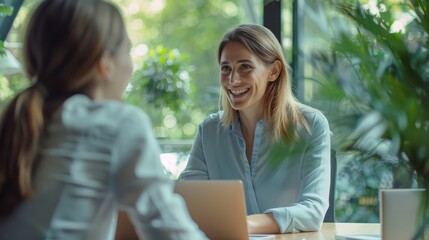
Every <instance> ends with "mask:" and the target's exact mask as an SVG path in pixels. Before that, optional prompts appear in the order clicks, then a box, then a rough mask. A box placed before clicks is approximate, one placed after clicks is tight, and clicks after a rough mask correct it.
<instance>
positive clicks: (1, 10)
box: [0, 3, 13, 56]
mask: <svg viewBox="0 0 429 240" xmlns="http://www.w3.org/2000/svg"><path fill="white" fill-rule="evenodd" d="M12 13H13V7H11V6H8V5H6V4H4V3H0V17H4V16H10V15H12ZM5 51H6V48H5V46H4V42H3V41H1V40H0V56H2V55H4V54H5Z"/></svg>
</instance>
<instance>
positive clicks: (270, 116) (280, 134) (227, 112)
mask: <svg viewBox="0 0 429 240" xmlns="http://www.w3.org/2000/svg"><path fill="white" fill-rule="evenodd" d="M229 42H239V43H242V44H243V45H244V46H246V48H247V49H249V50H250V51H251V52H252V53H253V54H255V55H256V56H258V57H259V58H260V59H261V60H262V61H263V62H265V63H266V64H272V63H274V62H275V61H280V62H281V65H282V69H281V73H280V74H279V76H278V78H277V80H276V81H272V82H269V83H268V85H267V89H266V92H265V96H264V104H263V105H264V119H265V120H266V121H267V122H268V123H269V126H270V130H271V131H272V135H273V141H274V142H277V141H287V142H292V141H295V140H298V139H299V134H298V129H300V128H301V127H305V128H306V129H307V130H309V128H308V124H307V122H306V120H305V118H304V116H303V115H302V113H301V112H300V111H299V108H298V107H299V106H298V105H299V102H298V100H297V99H296V98H295V97H294V95H293V92H292V87H291V81H290V78H289V71H288V70H289V66H288V64H287V63H286V61H285V59H284V55H283V50H282V47H281V45H280V43H279V42H278V40H277V38H276V37H275V36H274V34H273V33H272V32H271V31H270V30H269V29H267V28H266V27H264V26H261V25H255V24H242V25H238V26H237V27H235V28H233V29H232V30H230V31H229V32H227V33H226V34H225V35H224V36H223V38H222V40H221V42H220V44H219V48H218V62H219V63H220V58H221V54H222V50H223V48H224V47H225V45H226V44H227V43H229ZM219 105H220V108H221V110H223V115H222V119H221V122H222V125H223V126H224V127H229V126H231V125H233V124H234V123H235V119H236V117H237V111H236V110H234V109H233V108H232V107H231V105H230V103H229V101H228V97H227V93H226V92H225V90H224V89H223V88H221V93H220V97H219Z"/></svg>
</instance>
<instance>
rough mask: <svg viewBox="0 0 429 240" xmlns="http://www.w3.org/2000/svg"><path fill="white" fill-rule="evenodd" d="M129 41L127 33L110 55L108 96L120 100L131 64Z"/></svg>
mask: <svg viewBox="0 0 429 240" xmlns="http://www.w3.org/2000/svg"><path fill="white" fill-rule="evenodd" d="M130 48H131V42H130V40H129V38H128V35H127V36H126V37H125V39H124V40H123V41H122V43H121V44H120V46H119V47H118V48H117V50H116V52H115V54H114V55H112V56H111V65H112V66H111V71H110V74H109V78H110V79H109V81H108V82H109V84H108V85H109V86H108V90H107V92H108V94H107V96H108V98H112V99H115V100H122V95H123V92H124V91H125V89H126V87H127V85H128V82H129V78H130V76H131V73H132V71H133V65H132V62H131V55H130Z"/></svg>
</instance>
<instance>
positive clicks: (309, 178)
mask: <svg viewBox="0 0 429 240" xmlns="http://www.w3.org/2000/svg"><path fill="white" fill-rule="evenodd" d="M307 120H308V122H309V125H310V128H311V133H310V136H309V139H308V142H307V147H306V150H305V152H304V154H303V165H302V169H301V171H302V174H301V176H302V178H301V187H300V192H301V194H300V199H299V202H297V203H296V204H293V205H292V206H289V207H280V208H272V209H268V210H267V211H265V212H266V213H272V214H273V216H274V218H275V220H276V222H277V224H278V225H279V227H280V231H281V232H282V233H288V232H299V231H318V230H319V229H320V227H321V225H322V222H323V218H324V216H325V213H326V211H327V209H328V206H329V201H328V199H329V186H330V149H331V143H330V130H329V124H328V121H327V119H326V118H325V116H323V115H322V113H320V112H314V113H313V114H311V117H310V118H307Z"/></svg>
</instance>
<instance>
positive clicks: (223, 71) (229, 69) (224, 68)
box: [220, 66, 231, 74]
mask: <svg viewBox="0 0 429 240" xmlns="http://www.w3.org/2000/svg"><path fill="white" fill-rule="evenodd" d="M220 71H221V73H222V74H229V73H230V72H231V68H230V67H228V66H222V67H221V68H220Z"/></svg>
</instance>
